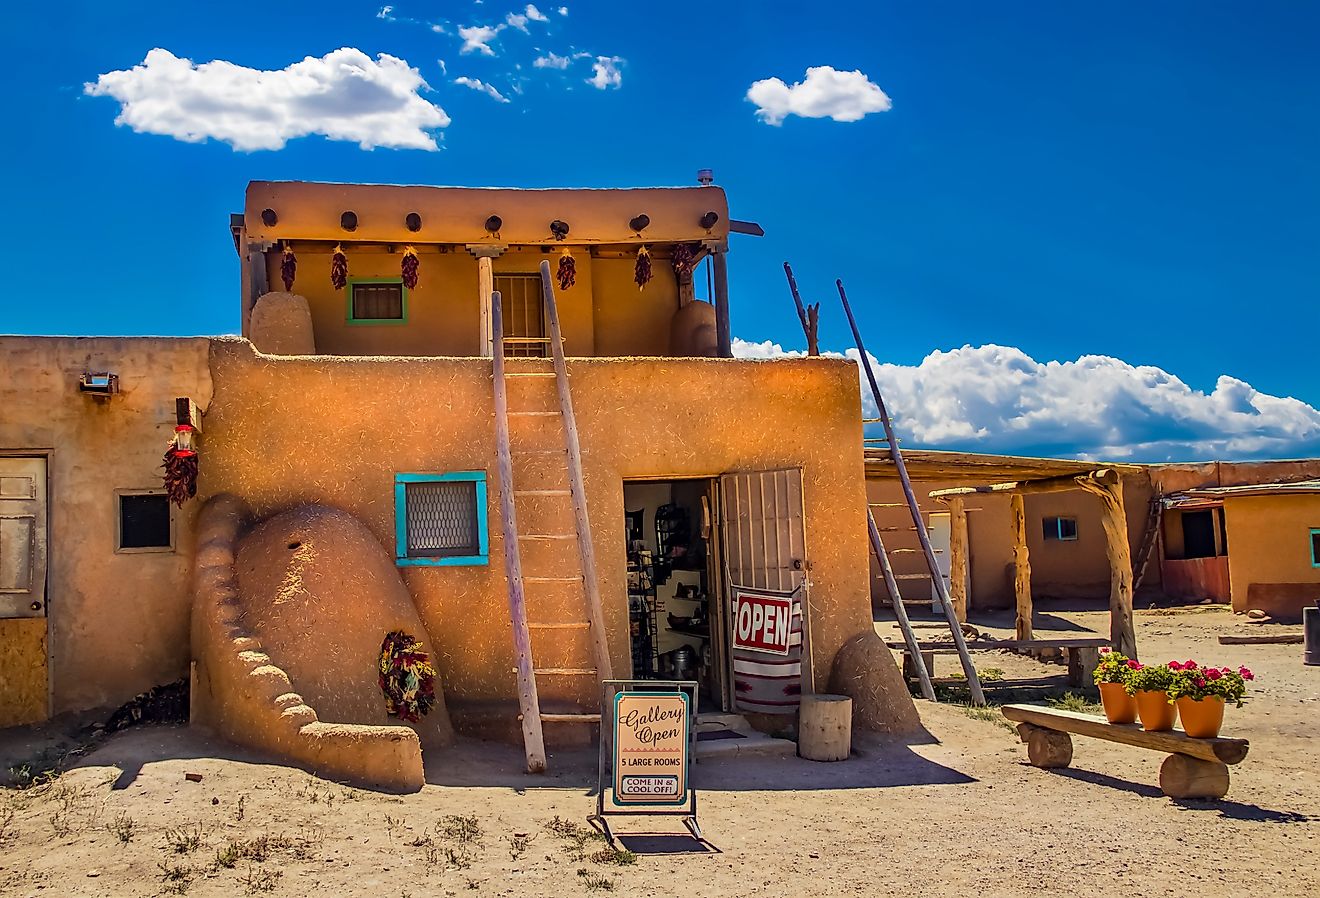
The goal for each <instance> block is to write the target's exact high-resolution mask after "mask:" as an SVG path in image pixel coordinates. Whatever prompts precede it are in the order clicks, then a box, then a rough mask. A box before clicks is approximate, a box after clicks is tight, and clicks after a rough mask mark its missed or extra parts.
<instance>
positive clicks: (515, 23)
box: [504, 12, 527, 34]
mask: <svg viewBox="0 0 1320 898" xmlns="http://www.w3.org/2000/svg"><path fill="white" fill-rule="evenodd" d="M504 21H506V22H508V23H509V27H510V28H517V29H518V30H519V31H521V32H522V33H523V34H526V33H527V17H526V16H524V15H522V14H521V13H516V12H511V13H509V14H508V15H506V16H505V17H504Z"/></svg>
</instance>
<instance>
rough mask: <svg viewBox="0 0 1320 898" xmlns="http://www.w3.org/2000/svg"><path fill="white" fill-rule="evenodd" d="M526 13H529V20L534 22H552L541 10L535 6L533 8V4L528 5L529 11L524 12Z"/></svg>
mask: <svg viewBox="0 0 1320 898" xmlns="http://www.w3.org/2000/svg"><path fill="white" fill-rule="evenodd" d="M524 12H525V13H527V18H529V19H531V20H532V21H533V22H549V21H550V17H549V16H547V15H546V14H545V13H543V12H541V11H540V10H539V9H537V8H536V7H535V6H533V5H532V4H531V3H528V4H527V9H526V10H524ZM565 12H567V9H565Z"/></svg>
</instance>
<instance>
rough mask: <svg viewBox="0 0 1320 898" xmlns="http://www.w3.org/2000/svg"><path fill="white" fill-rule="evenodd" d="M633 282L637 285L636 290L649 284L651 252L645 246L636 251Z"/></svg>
mask: <svg viewBox="0 0 1320 898" xmlns="http://www.w3.org/2000/svg"><path fill="white" fill-rule="evenodd" d="M633 281H634V282H635V283H636V284H637V289H638V290H641V289H642V288H643V287H645V286H646V285H647V284H649V283H651V251H650V250H648V249H647V248H646V247H645V246H641V247H638V249H637V264H636V265H635V266H633Z"/></svg>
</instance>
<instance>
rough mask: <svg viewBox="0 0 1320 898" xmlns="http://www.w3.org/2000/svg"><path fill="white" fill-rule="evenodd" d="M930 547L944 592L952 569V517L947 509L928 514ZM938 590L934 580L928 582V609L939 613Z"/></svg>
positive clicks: (940, 606)
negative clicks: (933, 553)
mask: <svg viewBox="0 0 1320 898" xmlns="http://www.w3.org/2000/svg"><path fill="white" fill-rule="evenodd" d="M928 532H929V533H930V547H931V548H932V549H933V550H934V551H935V564H936V565H937V566H938V567H939V569H940V578H941V579H942V580H943V581H944V588H945V590H946V594H950V593H948V592H947V591H948V590H949V589H950V579H949V578H950V574H951V573H952V571H953V555H952V554H951V549H952V548H953V517H952V515H950V514H949V512H947V511H933V512H931V514H930V527H929V531H928ZM942 609H943V606H942V605H941V604H940V591H939V589H938V588H937V587H936V585H935V581H934V580H931V582H930V610H931V611H932V612H934V613H935V614H940V613H941V611H942Z"/></svg>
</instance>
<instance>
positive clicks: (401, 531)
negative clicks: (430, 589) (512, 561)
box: [394, 471, 490, 567]
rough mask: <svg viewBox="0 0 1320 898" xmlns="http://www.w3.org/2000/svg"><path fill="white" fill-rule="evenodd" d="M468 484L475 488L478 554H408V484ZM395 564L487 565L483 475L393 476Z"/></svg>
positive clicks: (476, 472) (454, 472) (488, 538)
mask: <svg viewBox="0 0 1320 898" xmlns="http://www.w3.org/2000/svg"><path fill="white" fill-rule="evenodd" d="M453 481H468V482H471V483H475V484H476V493H477V497H476V502H477V554H476V555H446V556H444V557H439V558H436V557H427V556H410V555H409V554H408V484H410V483H447V482H453ZM394 563H395V564H396V565H397V566H399V567H471V566H474V565H486V564H490V534H489V532H488V527H487V520H486V472H485V471H449V472H447V473H444V474H395V475H394Z"/></svg>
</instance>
